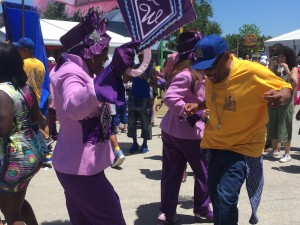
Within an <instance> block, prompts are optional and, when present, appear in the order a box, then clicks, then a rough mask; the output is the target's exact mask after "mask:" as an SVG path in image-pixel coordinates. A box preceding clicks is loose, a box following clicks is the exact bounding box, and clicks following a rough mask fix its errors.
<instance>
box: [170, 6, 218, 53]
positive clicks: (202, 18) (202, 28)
mask: <svg viewBox="0 0 300 225" xmlns="http://www.w3.org/2000/svg"><path fill="white" fill-rule="evenodd" d="M187 1H188V0H187ZM193 7H194V10H195V14H196V17H197V19H196V20H195V21H193V22H191V23H189V24H187V25H185V26H184V27H183V31H187V30H197V31H199V32H201V33H202V34H203V35H209V34H218V35H221V34H222V29H221V25H220V24H219V23H217V22H214V21H211V19H212V17H213V9H212V7H211V0H199V1H197V2H194V4H193ZM179 34H180V32H179V31H177V32H175V33H174V34H173V35H172V38H171V40H173V41H170V42H169V43H168V44H167V48H169V49H175V46H176V43H177V40H178V36H179Z"/></svg>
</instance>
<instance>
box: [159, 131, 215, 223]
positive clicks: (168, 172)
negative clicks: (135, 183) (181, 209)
mask: <svg viewBox="0 0 300 225" xmlns="http://www.w3.org/2000/svg"><path fill="white" fill-rule="evenodd" d="M162 141H163V165H162V177H161V208H160V211H161V212H163V213H164V214H165V215H166V217H167V218H172V217H174V216H175V214H176V207H177V204H178V195H179V190H180V186H181V180H182V175H183V172H184V169H185V166H186V163H187V162H188V163H189V164H190V166H191V168H192V170H193V172H194V174H195V183H194V213H197V214H200V215H201V216H206V215H207V214H209V213H211V209H210V206H209V203H210V198H209V193H208V187H207V176H208V171H207V169H208V161H207V160H206V159H201V158H200V140H187V139H179V138H175V137H173V136H170V135H168V134H167V133H165V132H163V131H162Z"/></svg>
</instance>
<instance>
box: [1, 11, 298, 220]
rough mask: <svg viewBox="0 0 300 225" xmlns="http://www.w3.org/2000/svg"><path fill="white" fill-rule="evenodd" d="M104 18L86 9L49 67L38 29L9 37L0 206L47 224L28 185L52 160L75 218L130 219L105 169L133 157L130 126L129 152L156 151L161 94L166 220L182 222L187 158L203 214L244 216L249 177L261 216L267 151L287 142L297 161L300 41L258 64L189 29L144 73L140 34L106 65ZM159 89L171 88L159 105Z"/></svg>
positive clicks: (161, 216) (197, 212)
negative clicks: (40, 54) (43, 103)
mask: <svg viewBox="0 0 300 225" xmlns="http://www.w3.org/2000/svg"><path fill="white" fill-rule="evenodd" d="M107 23H108V21H107V19H105V18H101V15H100V14H99V13H98V12H97V11H95V10H93V9H91V10H89V11H88V13H87V15H86V16H85V17H83V18H82V20H81V22H80V23H79V24H78V25H77V26H75V27H74V28H73V29H71V30H70V31H68V32H67V33H66V34H65V35H64V36H62V37H61V39H60V41H61V43H62V45H63V47H64V48H65V50H66V51H65V52H64V53H63V54H62V56H61V57H60V58H59V59H57V61H56V60H55V59H54V58H53V57H52V56H50V57H49V58H48V65H43V64H42V63H41V62H40V61H39V60H38V59H36V58H34V43H33V41H32V40H31V39H29V38H21V39H20V40H19V41H18V42H14V43H12V44H9V43H1V44H0V146H1V147H0V210H1V212H2V213H3V215H4V217H5V221H6V222H7V224H8V225H25V224H27V225H37V224H38V223H37V220H36V218H35V214H34V211H33V209H32V208H31V206H30V203H29V202H28V201H26V199H25V197H26V190H27V187H28V184H29V182H30V180H31V179H32V178H33V177H34V175H35V174H36V173H37V172H38V170H39V169H40V168H41V167H42V165H43V164H45V163H46V164H47V163H48V164H49V163H52V164H53V167H54V170H55V173H56V176H57V178H58V180H59V182H60V184H61V186H62V188H63V189H64V193H65V199H66V207H67V210H68V214H69V217H70V221H71V223H72V224H74V225H77V224H78V225H79V224H97V225H98V224H99V225H123V224H124V225H125V224H126V222H125V219H124V216H123V213H122V208H121V203H120V199H119V196H118V194H117V193H116V192H115V190H114V187H113V186H112V184H111V183H110V181H109V180H108V179H107V177H106V175H105V173H104V171H105V169H106V168H108V167H113V168H115V167H119V166H121V165H122V163H123V162H124V160H125V156H124V154H123V150H124V149H123V150H122V149H121V147H120V145H119V143H118V139H117V135H119V134H121V133H126V134H127V136H128V137H130V138H132V145H131V147H130V148H129V150H128V152H129V153H130V154H134V153H147V152H148V151H149V150H150V149H149V145H148V141H150V140H151V139H152V126H153V122H154V120H153V119H154V108H156V109H157V110H159V108H160V107H161V106H162V104H165V105H166V107H167V108H168V111H167V113H166V114H165V115H164V117H163V119H162V121H161V124H160V128H161V140H162V175H161V193H160V194H161V202H160V208H159V209H158V217H157V224H158V225H170V224H175V223H176V221H177V217H176V207H177V204H178V195H179V191H180V187H181V182H182V181H184V179H185V170H186V166H187V164H189V165H190V167H191V169H192V171H193V173H194V175H195V181H194V193H193V195H194V207H193V213H194V216H195V222H196V223H202V222H210V223H214V224H215V225H221V224H226V225H237V224H238V200H239V193H240V190H241V187H242V185H243V183H244V182H246V187H247V192H248V195H249V199H250V203H251V206H252V215H251V218H250V220H249V223H250V224H257V223H258V217H257V215H256V213H257V209H258V206H259V203H260V200H261V195H262V189H263V182H264V178H263V157H272V156H274V155H275V154H278V152H279V151H280V148H281V144H283V146H284V155H283V157H282V158H281V159H280V160H279V161H280V162H282V163H285V162H288V161H290V160H292V158H291V155H290V148H291V139H292V121H293V114H294V104H295V102H294V97H295V96H297V91H298V65H297V57H296V54H295V53H294V51H293V50H292V49H290V48H289V47H286V46H282V45H279V46H277V47H276V49H275V50H274V52H272V55H271V56H270V59H271V60H270V62H269V63H267V61H266V58H265V57H263V58H262V59H261V60H262V62H260V63H258V62H251V61H250V60H241V59H238V58H237V57H235V56H234V55H233V54H231V52H230V49H229V47H228V44H227V43H226V41H225V39H223V38H221V37H220V36H218V35H215V34H213V35H208V36H203V35H202V34H201V33H199V32H196V31H185V32H183V33H181V34H180V36H179V38H178V43H177V46H176V48H177V52H176V53H173V54H171V55H169V56H168V59H167V60H166V63H165V67H164V68H162V70H161V71H157V70H156V69H155V65H153V61H152V62H151V63H150V64H149V66H148V68H147V69H146V71H145V72H144V73H143V74H141V75H140V76H138V77H131V76H130V75H128V74H126V72H125V71H126V69H127V68H135V67H138V66H139V65H140V63H141V62H142V60H143V54H142V53H139V54H138V59H139V63H137V64H136V63H135V54H136V53H135V52H136V50H135V49H136V48H137V46H138V45H139V42H138V41H133V42H130V43H127V44H124V45H122V46H120V47H118V48H116V49H115V52H114V54H113V57H112V60H111V62H110V64H108V65H107V66H106V67H105V66H104V65H105V63H106V61H107V60H108V52H109V51H108V49H109V42H110V40H111V38H110V36H109V35H108V34H107V33H106V28H107ZM45 66H48V68H49V70H50V71H51V72H50V81H51V84H50V92H51V95H50V96H51V97H50V98H49V109H48V110H49V111H48V117H46V116H45V115H43V114H42V112H41V111H40V110H39V101H40V100H39V99H40V96H41V90H42V88H41V85H42V82H43V79H44V76H45ZM158 87H160V88H162V89H164V90H165V95H164V98H163V100H162V101H161V102H160V103H159V104H158V105H157V106H155V104H154V102H155V101H154V99H155V98H156V96H157V94H158V93H157V91H156V90H157V88H158ZM245 115H247V116H245ZM299 119H300V116H299ZM57 120H59V124H60V127H59V130H58V129H57V127H56V122H57ZM121 123H122V124H123V126H121ZM138 123H140V125H141V138H142V139H143V142H142V144H141V145H139V143H138V135H137V124H138ZM237 124H238V126H237ZM70 137H72V138H70ZM53 141H57V143H56V145H55V149H54V150H53V156H52V153H51V152H50V148H49V146H50V145H51V143H52V142H53ZM267 142H270V143H271V144H270V146H269V148H265V146H266V144H267ZM187 146H188V147H187ZM264 151H266V153H265V154H263V153H264ZM210 204H212V209H211V207H210ZM0 224H1V222H0Z"/></svg>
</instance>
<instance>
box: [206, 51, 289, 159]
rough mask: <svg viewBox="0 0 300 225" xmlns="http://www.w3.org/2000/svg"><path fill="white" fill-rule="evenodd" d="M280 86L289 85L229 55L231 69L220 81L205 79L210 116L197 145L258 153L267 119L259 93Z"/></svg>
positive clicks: (248, 153) (253, 65)
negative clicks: (231, 63)
mask: <svg viewBox="0 0 300 225" xmlns="http://www.w3.org/2000/svg"><path fill="white" fill-rule="evenodd" d="M282 87H288V88H290V89H291V88H292V87H291V85H290V84H289V83H287V82H285V81H284V80H282V79H281V78H279V77H277V76H276V75H275V74H273V73H272V72H271V71H270V70H269V69H267V68H265V67H264V66H262V65H260V64H259V63H256V62H250V61H248V60H238V59H237V58H235V57H233V65H232V69H231V72H230V74H229V76H228V78H227V79H226V80H225V81H224V82H222V83H217V84H212V83H211V82H210V81H209V80H208V79H206V92H205V94H206V105H207V107H208V109H209V110H210V120H209V122H208V123H207V124H206V126H205V129H204V136H203V139H202V141H201V148H204V149H220V150H231V151H234V152H237V153H240V154H243V155H247V156H252V157H258V156H260V155H261V154H262V152H263V149H264V145H265V138H266V124H267V122H268V119H269V118H268V110H267V104H266V101H265V100H264V98H263V94H264V93H265V92H267V91H269V90H271V89H274V90H280V89H281V88H282ZM212 96H213V97H212ZM225 102H226V104H225ZM219 121H220V124H221V127H220V128H219V129H218V123H219Z"/></svg>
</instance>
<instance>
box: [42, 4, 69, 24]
mask: <svg viewBox="0 0 300 225" xmlns="http://www.w3.org/2000/svg"><path fill="white" fill-rule="evenodd" d="M65 6H66V4H65V3H62V2H49V3H48V4H47V8H46V11H45V13H44V15H43V17H44V18H45V19H51V20H68V16H67V14H66V13H65Z"/></svg>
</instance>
